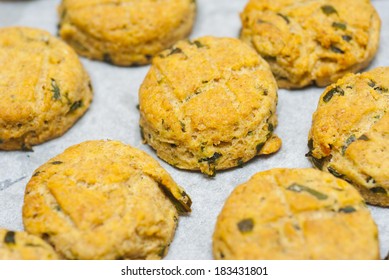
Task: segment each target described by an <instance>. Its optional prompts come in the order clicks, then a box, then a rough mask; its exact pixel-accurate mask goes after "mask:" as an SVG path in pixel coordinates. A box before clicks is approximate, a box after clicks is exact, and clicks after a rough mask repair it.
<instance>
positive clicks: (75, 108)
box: [69, 100, 84, 113]
mask: <svg viewBox="0 0 389 280" xmlns="http://www.w3.org/2000/svg"><path fill="white" fill-rule="evenodd" d="M83 104H84V103H83V102H82V100H78V101H76V102H74V103H73V104H72V106H70V109H69V113H71V112H74V111H75V110H77V109H78V108H80V107H82V106H83Z"/></svg>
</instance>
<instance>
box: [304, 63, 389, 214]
mask: <svg viewBox="0 0 389 280" xmlns="http://www.w3.org/2000/svg"><path fill="white" fill-rule="evenodd" d="M388 89H389V67H380V68H376V69H374V70H371V71H369V72H365V73H362V74H356V75H355V74H349V75H346V76H345V77H344V78H342V79H340V80H339V81H338V82H337V83H335V84H332V85H331V86H329V87H327V88H326V90H325V91H324V93H323V94H322V95H321V97H320V100H319V104H318V108H317V110H316V112H315V113H314V115H313V121H312V128H311V131H310V134H309V142H308V146H309V149H310V151H309V153H308V154H307V156H308V157H309V158H310V159H311V161H312V162H313V164H314V165H315V166H316V167H317V168H319V169H322V170H324V171H327V172H330V173H332V174H333V175H335V176H337V177H340V178H343V179H345V180H347V181H350V182H351V183H352V184H353V185H354V186H356V187H357V188H358V190H359V191H360V192H361V194H362V196H363V197H364V198H365V200H366V201H367V202H368V203H370V204H373V205H378V206H385V207H389V112H388V110H389V90H388Z"/></svg>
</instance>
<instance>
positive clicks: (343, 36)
mask: <svg viewBox="0 0 389 280" xmlns="http://www.w3.org/2000/svg"><path fill="white" fill-rule="evenodd" d="M342 39H343V40H344V41H346V42H350V41H351V40H352V39H353V37H351V36H350V35H342Z"/></svg>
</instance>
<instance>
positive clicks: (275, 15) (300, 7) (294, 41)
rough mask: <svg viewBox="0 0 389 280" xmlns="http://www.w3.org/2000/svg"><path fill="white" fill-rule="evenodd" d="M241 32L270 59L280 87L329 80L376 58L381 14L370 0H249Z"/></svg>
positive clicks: (356, 69)
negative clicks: (379, 14)
mask: <svg viewBox="0 0 389 280" xmlns="http://www.w3.org/2000/svg"><path fill="white" fill-rule="evenodd" d="M241 21H242V25H243V27H242V31H241V34H240V37H241V39H242V40H243V41H245V42H247V43H248V44H250V45H251V46H253V47H254V48H255V49H256V50H257V51H258V52H259V53H260V54H261V55H262V56H263V57H264V58H265V59H266V60H267V61H268V62H269V64H270V67H271V69H272V71H273V73H274V75H275V77H276V80H277V82H278V85H279V87H281V88H301V87H304V86H307V85H309V84H312V83H315V84H316V85H318V86H327V85H329V84H330V83H331V82H336V80H337V79H339V78H341V77H342V76H343V75H345V74H347V73H348V72H357V71H359V70H361V69H363V68H365V67H366V66H367V65H369V63H370V61H371V60H372V59H373V57H374V55H375V54H376V52H377V49H378V45H379V37H380V27H381V22H380V18H379V16H378V14H377V12H376V11H375V9H374V7H373V5H372V4H371V3H370V0H342V1H339V0H313V1H306V0H250V1H249V3H248V4H247V6H246V7H245V9H244V11H243V12H242V14H241Z"/></svg>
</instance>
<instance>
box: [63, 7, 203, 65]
mask: <svg viewBox="0 0 389 280" xmlns="http://www.w3.org/2000/svg"><path fill="white" fill-rule="evenodd" d="M59 15H60V24H59V35H60V36H61V37H62V38H63V39H64V40H65V41H67V42H68V43H69V44H70V45H71V46H72V47H73V48H74V49H75V50H76V51H77V53H79V54H80V55H82V56H85V57H88V58H91V59H95V60H102V61H106V62H108V63H112V64H116V65H121V66H128V65H143V64H148V63H150V62H151V59H152V57H153V56H154V55H156V54H157V53H159V52H161V51H163V50H165V49H167V48H169V47H171V46H172V45H173V44H174V43H176V42H177V41H178V40H180V39H184V38H186V37H187V36H188V35H189V34H190V32H191V30H192V26H193V24H194V21H195V16H196V1H195V0H62V3H61V5H60V6H59Z"/></svg>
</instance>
